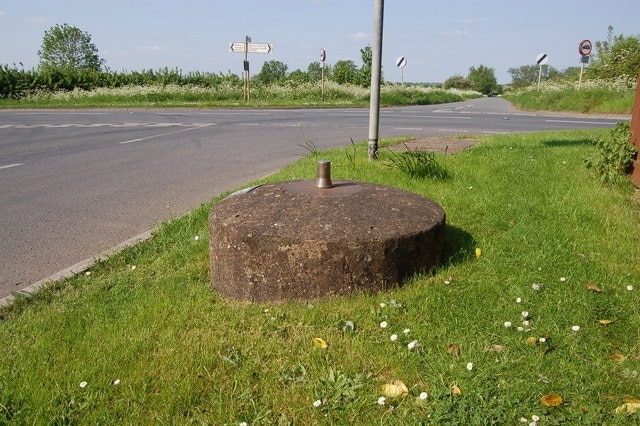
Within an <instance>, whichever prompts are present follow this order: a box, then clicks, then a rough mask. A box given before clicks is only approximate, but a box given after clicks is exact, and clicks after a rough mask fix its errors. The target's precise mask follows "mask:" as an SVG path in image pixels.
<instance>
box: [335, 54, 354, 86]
mask: <svg viewBox="0 0 640 426" xmlns="http://www.w3.org/2000/svg"><path fill="white" fill-rule="evenodd" d="M357 70H358V68H357V67H356V64H355V62H353V61H352V60H351V59H341V60H339V61H338V62H336V63H335V65H334V66H333V72H332V80H333V81H335V82H336V83H338V84H349V83H355V80H356V73H357Z"/></svg>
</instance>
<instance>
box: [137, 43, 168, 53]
mask: <svg viewBox="0 0 640 426" xmlns="http://www.w3.org/2000/svg"><path fill="white" fill-rule="evenodd" d="M138 49H139V50H152V51H154V52H160V51H163V50H167V48H166V47H163V46H158V45H157V44H156V45H153V46H141V47H139V48H138Z"/></svg>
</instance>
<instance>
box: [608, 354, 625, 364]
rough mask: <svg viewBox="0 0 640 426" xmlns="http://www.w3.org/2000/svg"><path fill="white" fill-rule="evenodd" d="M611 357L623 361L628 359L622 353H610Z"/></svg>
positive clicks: (616, 360) (613, 359)
mask: <svg viewBox="0 0 640 426" xmlns="http://www.w3.org/2000/svg"><path fill="white" fill-rule="evenodd" d="M609 358H611V360H612V361H615V362H622V361H624V360H625V359H627V357H626V356H624V355H622V354H611V355H609Z"/></svg>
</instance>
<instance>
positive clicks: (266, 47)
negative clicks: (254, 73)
mask: <svg viewBox="0 0 640 426" xmlns="http://www.w3.org/2000/svg"><path fill="white" fill-rule="evenodd" d="M272 50H273V45H272V44H269V43H251V37H249V36H245V37H244V42H231V43H229V52H235V53H244V73H243V79H244V100H245V101H248V100H249V57H248V54H249V53H271V51H272Z"/></svg>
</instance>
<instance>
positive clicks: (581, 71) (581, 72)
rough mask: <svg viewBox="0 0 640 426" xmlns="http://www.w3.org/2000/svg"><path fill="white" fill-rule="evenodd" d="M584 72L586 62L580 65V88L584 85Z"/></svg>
mask: <svg viewBox="0 0 640 426" xmlns="http://www.w3.org/2000/svg"><path fill="white" fill-rule="evenodd" d="M582 74H584V62H583V63H582V66H581V67H580V79H579V80H578V90H580V88H581V87H582Z"/></svg>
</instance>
